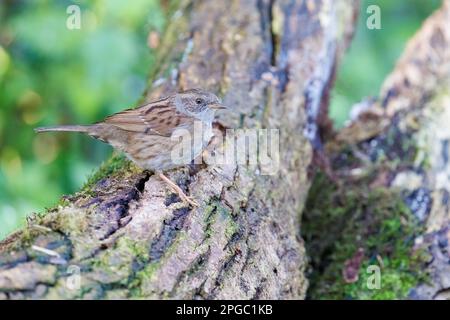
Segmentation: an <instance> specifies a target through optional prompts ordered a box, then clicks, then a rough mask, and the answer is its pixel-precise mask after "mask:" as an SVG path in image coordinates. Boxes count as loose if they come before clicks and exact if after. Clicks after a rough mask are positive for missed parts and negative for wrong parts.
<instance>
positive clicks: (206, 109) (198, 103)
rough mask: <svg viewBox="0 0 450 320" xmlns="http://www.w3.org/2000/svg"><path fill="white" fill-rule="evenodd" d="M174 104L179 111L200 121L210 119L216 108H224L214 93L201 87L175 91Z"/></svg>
mask: <svg viewBox="0 0 450 320" xmlns="http://www.w3.org/2000/svg"><path fill="white" fill-rule="evenodd" d="M175 105H176V107H177V109H178V110H180V111H181V112H183V113H186V114H189V115H191V116H194V117H196V118H198V119H199V120H202V121H212V120H213V119H214V113H215V111H216V110H219V109H225V108H226V107H225V106H224V105H223V104H222V103H221V101H220V99H219V98H218V97H217V96H216V95H215V94H213V93H211V92H208V91H205V90H202V89H190V90H187V91H183V92H180V93H177V94H176V95H175Z"/></svg>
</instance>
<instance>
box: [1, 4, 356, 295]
mask: <svg viewBox="0 0 450 320" xmlns="http://www.w3.org/2000/svg"><path fill="white" fill-rule="evenodd" d="M356 11H357V2H356V1H352V0H343V1H333V0H323V1H306V0H305V1H301V0H297V1H290V0H250V1H237V0H236V1H206V0H205V1H195V2H194V1H193V2H189V1H187V2H183V3H181V5H180V7H179V9H178V10H177V11H176V12H175V13H174V15H173V17H172V19H171V21H170V26H169V27H168V30H167V32H166V36H165V39H164V41H163V44H162V46H161V48H160V57H161V59H160V63H159V66H160V67H159V69H158V70H157V72H155V75H154V76H153V79H152V80H153V82H152V84H151V87H150V88H149V89H148V92H149V94H148V95H147V97H146V98H147V99H151V98H155V97H157V96H160V95H163V94H166V93H168V92H173V91H176V90H179V89H187V88H192V87H204V88H208V89H210V90H212V91H215V92H217V93H218V94H219V95H221V96H222V97H223V101H224V103H225V104H226V105H228V106H231V107H232V109H233V110H234V113H229V114H225V113H224V114H221V115H220V116H219V121H218V124H217V125H216V128H217V129H218V130H217V132H218V134H220V133H223V131H224V128H279V129H280V159H279V161H280V166H279V170H278V171H270V172H269V173H272V174H271V175H262V174H261V173H262V172H263V171H264V170H265V168H262V167H261V166H256V167H250V166H245V165H240V164H239V165H236V164H229V165H216V166H205V165H196V166H193V167H191V168H189V169H187V168H185V169H179V170H175V171H173V172H170V173H169V176H170V177H171V178H172V179H173V180H175V181H177V182H178V184H179V185H180V186H181V187H182V188H184V189H185V190H187V192H188V193H189V194H190V195H191V196H193V197H194V198H195V199H196V201H197V202H199V203H200V207H199V208H196V209H190V208H188V207H186V206H185V205H184V204H183V203H182V202H180V201H179V199H178V198H177V197H176V196H174V195H173V194H171V192H170V191H169V190H168V189H167V187H166V186H165V185H164V184H163V183H162V182H161V181H160V180H159V179H158V178H157V177H156V176H154V175H152V174H149V173H143V172H141V171H140V170H138V169H137V168H134V167H133V166H132V165H130V164H129V163H127V162H126V161H122V160H118V159H117V158H114V159H112V160H110V161H109V162H108V163H107V164H106V165H105V166H104V167H103V168H102V170H101V171H100V173H99V174H98V175H97V176H96V177H97V178H99V179H96V180H98V181H91V182H90V183H89V185H87V186H86V187H85V188H84V189H83V190H82V191H80V192H79V193H77V194H75V195H74V196H71V197H68V198H67V199H66V200H65V201H64V204H62V205H60V206H58V207H57V208H55V209H52V210H50V211H49V212H47V213H45V214H44V215H36V216H34V217H33V218H32V219H30V221H29V223H28V226H27V228H25V229H24V230H22V231H20V232H18V233H16V234H14V235H12V236H11V237H9V238H8V239H6V240H5V241H3V242H2V243H0V298H9V299H14V298H83V299H90V298H130V297H143V298H185V299H186V298H188V299H190V298H200V299H203V298H206V299H212V298H226V299H238V298H241V299H248V298H259V299H266V298H271V299H286V298H288V299H292V298H294V299H295V298H303V297H304V296H305V291H306V288H307V281H306V279H305V276H304V273H303V272H304V268H305V261H306V260H305V252H304V247H303V243H302V240H301V238H300V237H299V234H298V232H299V220H300V214H301V210H302V207H303V205H304V202H305V197H306V195H307V192H308V188H309V185H310V181H309V178H308V167H309V166H310V165H311V162H312V156H313V148H320V146H321V143H320V139H319V136H318V123H319V120H320V119H319V118H320V110H321V108H323V107H324V106H326V104H327V95H328V91H329V88H330V85H331V83H332V79H333V75H334V70H335V65H336V62H337V60H338V58H339V56H340V55H341V53H342V51H343V49H344V48H345V46H346V44H347V43H348V41H349V39H350V36H351V33H352V30H353V26H354V20H355V16H356ZM227 147H229V146H227V145H225V146H223V147H221V146H218V148H225V149H226V148H227ZM123 163H125V164H123ZM102 174H104V175H106V176H104V177H102V176H101V175H102ZM78 284H79V286H78Z"/></svg>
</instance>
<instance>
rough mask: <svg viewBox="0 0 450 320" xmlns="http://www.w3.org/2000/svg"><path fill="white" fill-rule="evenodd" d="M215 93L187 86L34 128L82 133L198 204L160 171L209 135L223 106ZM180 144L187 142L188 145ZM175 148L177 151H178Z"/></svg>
mask: <svg viewBox="0 0 450 320" xmlns="http://www.w3.org/2000/svg"><path fill="white" fill-rule="evenodd" d="M224 108H225V107H224V106H223V105H222V104H221V102H220V100H219V98H217V96H216V95H214V94H212V93H210V92H207V91H204V90H201V89H191V90H187V91H184V92H180V93H176V94H173V95H171V96H168V97H166V98H163V99H161V100H157V101H153V102H150V103H147V104H145V105H143V106H140V107H138V108H136V109H128V110H125V111H122V112H119V113H116V114H113V115H111V116H109V117H107V118H106V119H105V120H104V121H101V122H98V123H95V124H92V125H68V126H55V127H42V128H36V129H35V131H36V132H46V131H72V132H83V133H86V134H88V135H90V136H91V137H94V138H96V139H99V140H101V141H103V142H106V143H109V144H110V145H111V146H113V147H114V148H115V149H118V150H120V151H122V152H124V153H125V154H126V155H127V156H128V157H129V158H130V159H131V160H132V161H133V162H134V163H136V164H137V165H138V166H139V167H141V168H143V169H146V170H151V171H153V172H155V173H157V174H158V175H159V177H160V178H161V179H162V180H163V181H164V182H166V183H167V184H168V185H169V186H170V187H171V188H172V189H173V190H174V191H175V192H177V193H178V195H179V196H180V198H181V199H182V200H183V201H185V202H187V203H189V204H190V205H192V206H198V204H197V203H196V202H195V201H194V200H193V199H191V198H190V197H188V196H186V194H185V193H184V192H183V190H181V188H180V187H179V186H178V185H176V184H175V183H174V182H172V181H171V180H170V179H169V178H168V177H166V176H165V175H164V174H163V172H164V171H167V170H170V169H173V168H177V167H180V166H183V165H186V164H189V163H190V162H191V161H192V160H193V159H194V158H196V157H197V156H199V155H200V154H201V153H202V151H203V150H204V149H205V148H206V146H207V145H208V142H209V140H210V139H211V137H212V122H213V120H214V114H215V111H216V110H217V109H224ZM180 141H182V142H183V145H182V146H188V150H186V149H184V150H183V147H182V146H181V144H180ZM180 151H181V152H180Z"/></svg>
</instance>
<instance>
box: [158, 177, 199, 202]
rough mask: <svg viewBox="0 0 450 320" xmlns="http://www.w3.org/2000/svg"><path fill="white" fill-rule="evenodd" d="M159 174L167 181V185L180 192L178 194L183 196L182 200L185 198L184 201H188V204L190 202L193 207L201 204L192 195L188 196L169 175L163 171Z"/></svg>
mask: <svg viewBox="0 0 450 320" xmlns="http://www.w3.org/2000/svg"><path fill="white" fill-rule="evenodd" d="M158 175H159V177H160V178H161V180H163V181H164V182H165V183H167V185H168V186H169V187H170V188H171V189H172V190H173V191H175V192H176V193H177V194H178V196H179V197H180V198H181V200H183V201H184V202H187V203H188V204H190V205H191V206H193V207H198V206H199V204H198V203H197V202H196V201H195V200H194V199H192V198H191V197H188V196H187V195H186V194H185V193H184V192H183V190H181V188H180V187H179V186H178V185H177V184H176V183H175V182H173V181H172V180H170V179H169V178H168V177H166V176H165V175H164V174H163V173H161V172H160V173H158Z"/></svg>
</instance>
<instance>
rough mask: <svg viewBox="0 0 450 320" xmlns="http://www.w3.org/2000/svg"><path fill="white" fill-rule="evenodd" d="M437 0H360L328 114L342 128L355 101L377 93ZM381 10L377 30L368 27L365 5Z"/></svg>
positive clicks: (436, 5)
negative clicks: (353, 35)
mask: <svg viewBox="0 0 450 320" xmlns="http://www.w3.org/2000/svg"><path fill="white" fill-rule="evenodd" d="M440 3H441V1H440V0H426V1H424V0H362V1H361V10H360V18H359V21H358V27H357V29H356V34H355V38H354V39H353V41H352V43H351V46H350V49H349V51H348V52H347V54H346V55H345V57H344V61H343V63H342V65H341V66H340V67H339V69H338V74H337V79H336V85H335V87H334V89H333V92H332V99H331V106H330V114H331V117H332V118H333V120H334V122H335V124H336V125H337V126H338V127H342V126H343V125H344V124H345V122H346V121H347V119H348V117H349V112H350V109H351V107H352V105H354V104H355V103H357V102H359V101H361V99H363V98H366V97H375V96H377V95H378V93H379V90H380V86H381V84H382V83H383V80H384V78H385V77H386V75H388V74H389V72H390V71H391V70H392V68H393V67H394V66H395V62H396V61H397V59H398V58H399V56H400V54H401V53H402V51H403V49H404V47H405V44H406V42H407V41H408V40H409V39H410V38H411V37H412V36H413V35H414V33H415V32H416V31H417V30H418V29H419V28H420V26H421V24H422V22H423V21H424V20H425V19H426V18H427V17H428V16H429V15H430V14H431V13H432V12H433V11H434V10H436V9H437V8H439V6H440ZM370 5H378V6H379V7H380V9H381V29H380V30H369V29H368V28H367V27H366V20H367V18H368V17H369V16H370V14H369V13H367V12H366V10H367V8H368V6H370Z"/></svg>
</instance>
